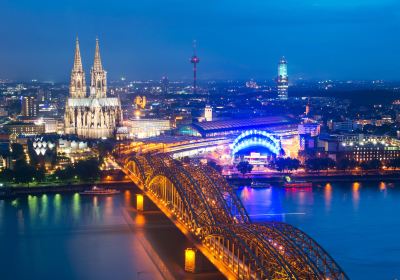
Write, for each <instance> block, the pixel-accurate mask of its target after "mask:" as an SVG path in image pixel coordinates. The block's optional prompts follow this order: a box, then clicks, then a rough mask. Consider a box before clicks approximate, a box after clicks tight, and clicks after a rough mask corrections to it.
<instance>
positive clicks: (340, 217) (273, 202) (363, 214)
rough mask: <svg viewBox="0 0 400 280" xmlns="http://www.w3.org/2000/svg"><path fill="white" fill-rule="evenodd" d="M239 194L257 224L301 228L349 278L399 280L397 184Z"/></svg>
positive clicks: (243, 191) (244, 191)
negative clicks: (395, 279)
mask: <svg viewBox="0 0 400 280" xmlns="http://www.w3.org/2000/svg"><path fill="white" fill-rule="evenodd" d="M390 186H391V187H390ZM238 195H239V197H240V198H241V200H242V202H243V204H244V206H245V208H246V209H247V211H248V213H249V215H250V216H251V218H252V220H253V221H255V222H261V221H282V222H287V223H290V224H292V225H294V226H296V227H299V228H300V229H302V230H304V231H305V232H306V233H308V234H309V235H310V236H312V237H313V238H315V239H316V241H317V242H318V243H320V244H321V245H322V246H323V247H324V248H325V249H326V250H327V251H328V252H329V253H330V254H331V255H332V256H333V257H334V258H335V260H337V261H338V263H339V264H340V265H341V266H342V267H343V268H344V269H345V271H346V272H347V273H348V274H349V276H350V278H351V279H394V278H396V277H397V278H398V277H400V242H398V232H400V219H399V218H398V213H400V185H399V184H397V185H395V184H393V183H385V182H363V183H360V182H353V183H327V184H317V185H315V186H314V187H313V188H309V189H303V190H299V189H284V188H280V187H272V188H269V189H251V188H249V187H244V188H241V189H239V190H238Z"/></svg>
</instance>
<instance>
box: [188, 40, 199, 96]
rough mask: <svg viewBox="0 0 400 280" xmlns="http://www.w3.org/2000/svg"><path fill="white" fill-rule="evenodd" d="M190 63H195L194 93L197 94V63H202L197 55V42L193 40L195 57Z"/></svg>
mask: <svg viewBox="0 0 400 280" xmlns="http://www.w3.org/2000/svg"><path fill="white" fill-rule="evenodd" d="M190 62H191V63H193V93H194V94H196V93H197V63H199V62H200V59H199V58H198V57H197V54H196V40H193V56H192V58H191V59H190Z"/></svg>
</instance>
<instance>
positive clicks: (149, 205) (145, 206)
mask: <svg viewBox="0 0 400 280" xmlns="http://www.w3.org/2000/svg"><path fill="white" fill-rule="evenodd" d="M135 208H136V211H138V212H147V211H160V210H159V208H158V207H157V206H156V205H155V204H154V203H153V202H152V201H151V200H150V198H148V197H147V196H146V195H145V194H143V193H137V194H136V203H135Z"/></svg>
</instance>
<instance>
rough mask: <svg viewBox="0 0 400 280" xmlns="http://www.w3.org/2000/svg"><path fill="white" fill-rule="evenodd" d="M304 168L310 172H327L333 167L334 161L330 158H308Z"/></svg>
mask: <svg viewBox="0 0 400 280" xmlns="http://www.w3.org/2000/svg"><path fill="white" fill-rule="evenodd" d="M305 164H306V168H307V169H309V170H312V171H320V170H327V169H330V168H333V167H335V161H334V160H333V159H331V158H310V159H307V160H306V162H305Z"/></svg>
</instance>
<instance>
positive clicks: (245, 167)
mask: <svg viewBox="0 0 400 280" xmlns="http://www.w3.org/2000/svg"><path fill="white" fill-rule="evenodd" d="M236 168H237V170H238V171H239V172H240V173H242V175H245V174H247V173H250V172H251V171H252V170H253V165H252V164H250V163H249V162H248V161H241V162H239V164H238V165H237V166H236Z"/></svg>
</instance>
